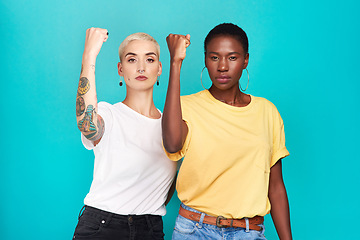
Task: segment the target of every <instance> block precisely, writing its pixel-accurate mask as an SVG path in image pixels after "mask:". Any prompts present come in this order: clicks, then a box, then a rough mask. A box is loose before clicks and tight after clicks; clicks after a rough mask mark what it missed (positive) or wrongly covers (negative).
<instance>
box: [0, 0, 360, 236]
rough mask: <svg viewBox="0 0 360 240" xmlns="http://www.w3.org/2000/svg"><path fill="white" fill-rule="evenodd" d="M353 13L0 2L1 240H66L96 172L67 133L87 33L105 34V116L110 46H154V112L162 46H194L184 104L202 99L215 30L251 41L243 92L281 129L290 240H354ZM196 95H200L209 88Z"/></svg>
mask: <svg viewBox="0 0 360 240" xmlns="http://www.w3.org/2000/svg"><path fill="white" fill-rule="evenodd" d="M359 10H360V5H359V3H358V1H355V0H354V1H350V0H344V1H314V0H311V1H310V0H302V1H278V0H273V1H266V0H262V1H242V0H229V1H227V0H224V1H215V0H207V1H200V0H199V1H194V0H183V1H156V0H153V1H130V0H129V1H120V0H108V1H91V0H87V1H85V0H76V1H69V0H66V1H45V0H38V1H35V0H34V1H25V0H18V1H10V0H8V1H5V0H2V1H1V2H0V33H1V34H0V49H1V50H0V54H1V59H0V79H1V80H0V82H1V84H0V104H1V105H0V107H1V108H0V111H1V114H0V123H1V130H0V134H1V135H0V136H1V138H0V149H1V157H0V158H1V160H0V164H1V169H0V183H1V184H0V194H1V195H0V203H1V204H0V239H6V240H7V239H11V240H14V239H15V240H16V239H37V240H41V239H52V240H57V239H59V240H63V239H70V238H71V237H72V234H73V231H74V228H75V225H76V223H77V214H78V211H79V210H80V208H81V207H82V201H83V198H84V197H85V195H86V193H87V192H88V190H89V187H90V183H91V179H92V170H93V153H92V152H91V151H87V150H85V149H84V148H83V147H82V144H81V142H80V133H79V131H78V130H77V127H76V120H75V96H76V89H77V85H78V79H79V73H80V67H81V56H82V51H83V45H84V38H85V30H86V29H87V28H89V27H92V26H96V27H103V28H107V29H108V30H109V33H110V35H109V40H108V41H107V42H106V43H105V44H104V45H103V48H102V50H101V52H100V54H99V57H98V60H97V68H96V74H97V75H96V77H97V79H96V80H97V91H98V98H99V100H104V101H108V102H110V103H115V102H118V101H121V100H122V99H123V98H124V91H125V88H120V87H119V86H118V81H119V77H118V75H117V69H116V64H117V61H118V56H117V49H118V46H119V44H120V42H121V41H122V40H123V39H124V38H125V37H126V36H127V35H129V34H130V33H134V32H139V31H143V32H147V33H149V34H151V35H153V36H154V37H155V38H156V39H157V40H158V42H159V44H160V46H161V49H162V52H161V61H162V63H163V69H164V71H163V74H162V76H161V80H160V81H161V82H160V86H159V87H157V86H155V93H154V98H155V102H156V105H157V107H158V108H160V109H162V108H163V105H164V100H165V94H166V87H167V79H168V69H169V64H168V63H169V54H168V51H167V46H166V42H165V37H166V36H167V35H168V34H169V33H182V34H187V33H189V34H191V40H192V44H191V46H190V47H189V48H188V52H187V57H186V60H185V62H184V64H183V70H182V94H190V93H194V92H197V91H200V90H201V89H202V87H201V84H200V79H199V76H200V71H201V69H202V67H203V66H204V63H203V40H204V37H205V36H206V34H207V33H208V31H209V30H210V29H211V28H212V27H214V26H215V25H217V24H219V23H222V22H233V23H236V24H238V25H239V26H241V27H243V29H244V30H245V31H246V32H247V33H248V36H249V40H250V63H249V67H248V69H249V72H250V86H249V89H248V91H247V92H248V93H250V94H253V95H255V96H262V97H265V98H267V99H269V100H270V101H272V102H273V103H274V104H275V105H276V106H277V107H278V109H279V111H280V113H281V114H282V117H283V119H284V122H285V131H286V137H287V147H288V149H289V151H290V153H291V155H290V156H289V157H287V158H286V159H284V160H283V171H284V179H285V183H286V186H287V190H288V195H289V199H290V206H291V221H292V230H293V235H294V239H304V240H312V239H314V240H318V239H350V238H356V236H353V235H354V234H356V231H355V230H356V228H357V225H358V221H357V220H358V215H359V213H360V210H359V184H360V177H359V175H360V174H359V168H360V157H359V143H360V141H359V137H358V136H359V134H360V129H359V125H358V124H359V122H360V114H359V103H360V94H359V87H360V84H359V81H360V78H359V71H358V69H359V65H360V64H359V63H360V61H359V56H360V49H359V42H360V24H359V23H360V21H359V20H360V19H359V17H358V12H359ZM243 80H244V79H243ZM204 82H205V83H204V84H205V85H206V86H209V85H210V80H209V79H208V77H207V76H206V75H205V79H204ZM245 82H246V81H244V84H245ZM244 194H246V193H244ZM178 205H179V201H178V200H177V198H176V197H174V198H173V200H172V202H171V204H170V205H169V207H168V214H167V215H166V216H165V218H164V222H165V233H166V239H170V238H171V232H172V228H173V225H174V220H175V217H176V214H177V210H178ZM266 227H267V229H266V236H267V237H268V239H277V236H276V232H275V229H274V227H273V224H272V221H271V218H270V217H267V218H266Z"/></svg>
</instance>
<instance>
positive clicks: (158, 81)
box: [156, 76, 160, 86]
mask: <svg viewBox="0 0 360 240" xmlns="http://www.w3.org/2000/svg"><path fill="white" fill-rule="evenodd" d="M156 85H157V86H159V85H160V76H158V77H157V80H156Z"/></svg>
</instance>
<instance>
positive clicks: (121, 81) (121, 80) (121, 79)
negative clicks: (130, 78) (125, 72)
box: [119, 76, 124, 87]
mask: <svg viewBox="0 0 360 240" xmlns="http://www.w3.org/2000/svg"><path fill="white" fill-rule="evenodd" d="M123 78H124V77H122V76H120V82H119V85H120V87H121V86H122V85H123Z"/></svg>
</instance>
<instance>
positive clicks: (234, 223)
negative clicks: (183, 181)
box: [179, 206, 264, 231]
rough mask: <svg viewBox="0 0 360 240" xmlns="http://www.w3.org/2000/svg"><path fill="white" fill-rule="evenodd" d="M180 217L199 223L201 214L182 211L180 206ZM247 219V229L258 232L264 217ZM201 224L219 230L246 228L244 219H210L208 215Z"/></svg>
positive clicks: (220, 217)
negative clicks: (213, 226) (212, 226)
mask: <svg viewBox="0 0 360 240" xmlns="http://www.w3.org/2000/svg"><path fill="white" fill-rule="evenodd" d="M179 214H180V216H183V217H184V218H187V219H190V220H193V221H196V222H199V221H200V217H201V214H200V213H196V212H192V211H189V210H186V209H184V208H183V207H181V206H180V210H179ZM248 219H249V229H251V230H256V231H260V230H261V229H262V227H260V226H258V224H262V223H263V222H264V217H260V216H256V217H253V218H248ZM203 223H206V224H210V225H215V226H217V227H220V228H226V227H241V228H246V221H245V219H244V218H242V219H232V218H224V217H223V216H218V217H211V216H208V215H205V217H204V220H203Z"/></svg>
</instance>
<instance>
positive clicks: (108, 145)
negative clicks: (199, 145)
mask: <svg viewBox="0 0 360 240" xmlns="http://www.w3.org/2000/svg"><path fill="white" fill-rule="evenodd" d="M98 114H99V115H100V116H101V117H102V118H103V119H104V122H105V131H104V135H103V137H102V139H101V141H100V142H99V143H98V144H97V145H96V146H95V147H94V145H93V143H92V142H91V141H89V140H88V139H86V138H85V137H84V135H82V134H81V136H82V137H81V139H82V142H83V144H84V146H85V148H86V149H89V150H91V149H93V150H94V154H95V167H94V176H93V182H92V184H91V188H90V192H89V193H88V194H87V196H86V198H85V200H84V203H85V205H88V206H92V207H95V208H98V209H101V210H104V211H108V212H112V213H117V214H123V215H127V214H136V215H140V214H153V215H161V216H164V215H165V213H166V209H165V205H164V202H165V200H166V198H167V194H168V191H169V188H170V186H171V184H172V182H173V180H174V176H175V173H176V163H175V162H172V161H171V160H169V159H168V157H167V156H166V154H165V152H164V149H163V147H162V132H161V118H160V119H151V118H148V117H145V116H143V115H141V114H139V113H138V112H136V111H134V110H132V109H131V108H129V107H128V106H126V105H125V104H123V103H121V102H119V103H116V104H114V105H111V104H109V103H106V102H100V103H99V104H98Z"/></svg>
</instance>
